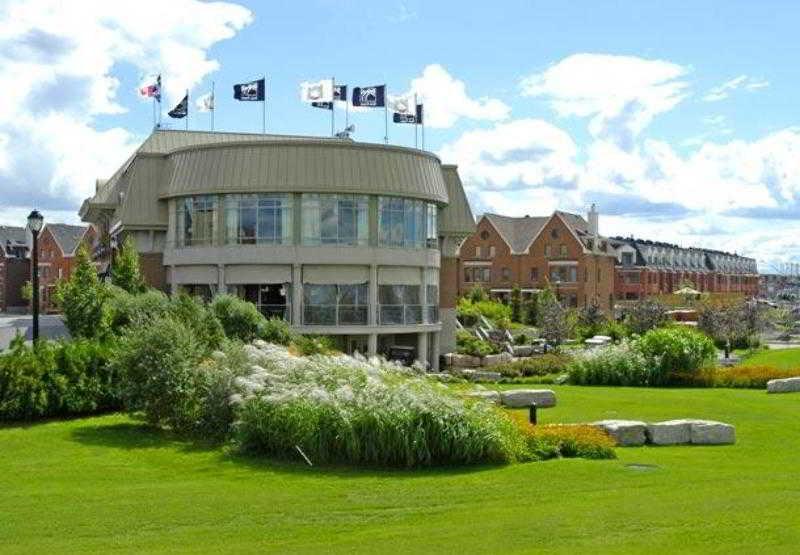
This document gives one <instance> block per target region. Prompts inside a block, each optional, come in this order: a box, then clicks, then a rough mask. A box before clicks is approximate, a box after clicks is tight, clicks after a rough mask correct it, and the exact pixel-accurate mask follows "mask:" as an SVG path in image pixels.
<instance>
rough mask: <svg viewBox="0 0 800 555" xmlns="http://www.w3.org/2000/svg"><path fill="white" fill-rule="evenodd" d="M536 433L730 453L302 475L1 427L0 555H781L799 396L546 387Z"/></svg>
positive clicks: (122, 428) (181, 450) (791, 528)
mask: <svg viewBox="0 0 800 555" xmlns="http://www.w3.org/2000/svg"><path fill="white" fill-rule="evenodd" d="M555 389H556V390H557V394H558V397H559V406H558V407H557V408H555V409H549V410H545V411H542V412H541V417H542V420H543V421H565V422H566V421H586V420H593V419H599V418H637V419H646V420H660V419H667V418H677V417H703V418H713V419H717V420H723V421H727V422H731V423H733V424H735V425H736V427H737V435H738V443H737V444H736V445H735V446H720V447H661V448H656V447H647V448H628V449H618V450H617V452H618V455H619V459H618V460H611V461H588V460H576V459H571V460H557V461H549V462H544V463H530V464H525V465H516V466H508V467H479V468H455V469H454V468H449V469H437V470H426V471H416V472H411V471H380V470H351V469H345V468H316V467H314V468H309V467H307V466H305V465H303V464H299V463H288V462H287V463H275V462H266V461H259V460H253V459H244V458H238V457H235V456H232V455H230V454H228V453H226V452H225V451H224V450H222V449H209V448H206V447H203V446H197V445H192V444H190V443H186V442H182V441H177V440H174V439H172V438H170V437H169V436H167V435H165V434H162V433H159V432H155V431H152V430H150V429H147V428H145V427H142V426H141V425H139V424H138V423H137V422H135V421H132V420H130V419H128V418H127V417H125V416H122V415H110V416H105V417H97V418H87V419H80V420H72V421H64V422H51V423H44V424H38V425H32V426H10V427H5V428H2V429H0V515H2V518H0V552H4V553H26V554H27V553H55V552H90V551H91V552H110V551H114V552H157V551H160V552H165V551H181V552H197V553H210V552H221V551H227V552H261V553H263V552H275V553H352V552H361V553H420V552H425V553H433V552H448V553H462V554H463V553H525V552H542V551H547V552H564V553H566V552H571V553H575V552H589V551H591V552H595V553H596V552H642V551H645V550H646V551H648V552H650V553H667V552H670V553H674V552H725V553H730V552H742V553H744V552H773V553H778V552H791V551H795V550H796V549H797V546H798V545H800V526H798V523H799V522H800V482H798V480H797V478H796V476H797V460H798V453H800V426H798V423H797V418H798V415H800V394H799V395H766V394H765V393H764V392H763V391H752V390H723V389H693V390H690V389H664V390H661V389H633V388H599V387H598V388H592V387H582V388H581V387H569V386H563V387H555Z"/></svg>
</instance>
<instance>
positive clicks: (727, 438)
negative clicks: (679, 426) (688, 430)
mask: <svg viewBox="0 0 800 555" xmlns="http://www.w3.org/2000/svg"><path fill="white" fill-rule="evenodd" d="M689 422H690V423H691V427H692V444H693V445H728V444H731V443H736V428H734V427H733V426H731V425H730V424H725V423H723V422H715V421H714V420H690V421H689Z"/></svg>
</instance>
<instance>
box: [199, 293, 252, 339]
mask: <svg viewBox="0 0 800 555" xmlns="http://www.w3.org/2000/svg"><path fill="white" fill-rule="evenodd" d="M211 310H212V311H213V312H214V314H215V315H216V317H217V319H218V320H219V321H220V323H221V324H222V329H224V330H225V335H226V336H227V337H228V338H229V339H238V340H239V341H244V342H250V341H252V340H253V339H255V338H256V336H257V335H258V329H259V326H261V325H262V324H263V322H264V316H262V314H261V313H260V312H259V311H258V308H256V305H254V304H253V303H251V302H248V301H245V300H244V299H240V298H239V297H236V296H235V295H228V294H221V295H217V296H215V297H214V299H213V300H212V301H211Z"/></svg>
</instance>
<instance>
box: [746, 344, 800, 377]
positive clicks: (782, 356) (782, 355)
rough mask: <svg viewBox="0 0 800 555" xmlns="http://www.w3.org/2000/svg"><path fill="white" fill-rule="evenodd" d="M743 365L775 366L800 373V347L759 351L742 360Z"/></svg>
mask: <svg viewBox="0 0 800 555" xmlns="http://www.w3.org/2000/svg"><path fill="white" fill-rule="evenodd" d="M742 365H743V366H774V367H776V368H780V369H781V370H797V371H798V375H800V349H774V350H768V351H758V352H756V353H755V354H753V355H750V356H748V357H747V358H745V359H744V361H742Z"/></svg>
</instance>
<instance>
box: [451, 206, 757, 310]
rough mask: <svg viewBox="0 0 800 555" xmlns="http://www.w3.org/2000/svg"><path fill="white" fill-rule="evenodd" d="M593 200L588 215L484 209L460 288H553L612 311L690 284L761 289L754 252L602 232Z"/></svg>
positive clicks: (745, 291)
mask: <svg viewBox="0 0 800 555" xmlns="http://www.w3.org/2000/svg"><path fill="white" fill-rule="evenodd" d="M598 225H599V214H598V212H597V210H596V208H595V206H594V205H593V206H592V208H591V209H590V210H589V213H588V214H587V218H585V219H584V218H583V217H582V216H580V215H578V214H571V213H568V212H562V211H556V212H554V213H553V214H551V215H550V216H545V217H532V216H525V217H516V218H513V217H508V216H500V215H497V214H484V215H483V216H482V217H481V218H480V220H479V221H478V224H477V231H476V232H475V233H473V234H472V235H470V236H469V237H468V238H467V239H466V240H465V241H464V243H463V244H462V245H461V247H460V250H459V275H458V290H459V292H460V293H461V294H464V293H466V292H467V291H469V290H470V289H471V288H473V287H475V286H481V287H483V288H485V289H488V290H489V292H490V293H491V294H492V295H493V296H495V297H500V298H508V296H509V295H510V293H511V289H512V287H513V286H514V285H518V286H519V287H520V288H521V290H522V293H523V295H526V294H531V293H534V292H536V291H538V290H541V289H542V288H544V287H551V288H552V289H553V291H554V292H555V293H556V295H557V296H558V297H559V299H560V300H561V301H562V302H563V303H564V304H565V305H567V306H572V307H579V306H589V305H597V306H599V307H600V308H602V309H605V310H608V309H611V308H613V307H614V306H615V304H617V303H619V302H624V301H636V300H639V299H643V298H645V297H648V296H652V295H661V294H670V293H673V292H674V291H675V290H677V289H678V288H680V287H681V286H683V285H684V284H686V283H691V284H692V286H693V287H694V288H695V289H697V290H698V291H700V292H714V293H737V294H742V295H745V296H755V295H757V294H758V269H757V267H756V262H755V260H754V259H752V258H747V257H743V256H738V255H735V254H730V253H725V252H721V251H715V250H709V249H696V248H681V247H678V246H677V245H671V244H668V243H661V242H654V241H644V240H639V239H634V238H627V239H626V238H622V237H612V238H609V237H604V236H602V235H600V233H599V229H598Z"/></svg>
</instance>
